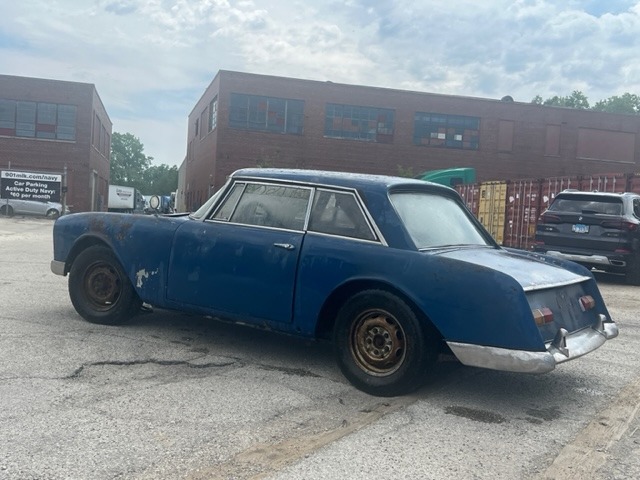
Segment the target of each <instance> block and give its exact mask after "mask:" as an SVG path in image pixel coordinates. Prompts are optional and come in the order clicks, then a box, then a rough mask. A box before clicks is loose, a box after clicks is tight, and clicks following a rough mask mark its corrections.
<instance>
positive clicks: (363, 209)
mask: <svg viewBox="0 0 640 480" xmlns="http://www.w3.org/2000/svg"><path fill="white" fill-rule="evenodd" d="M53 246H54V258H53V261H52V262H51V269H52V271H53V272H54V273H56V274H58V275H65V276H66V275H68V277H69V280H68V285H69V295H70V299H71V302H72V304H73V306H74V307H75V309H76V311H77V312H78V313H79V314H80V316H82V317H83V318H84V319H85V320H87V321H89V322H94V323H100V324H107V325H116V324H122V323H125V322H127V321H129V320H130V319H131V318H133V317H135V316H136V315H137V314H138V313H139V312H140V311H141V307H142V306H144V307H145V308H148V306H156V307H159V308H162V309H172V310H177V311H183V312H190V313H192V314H200V315H203V316H211V317H215V318H218V319H224V320H227V321H231V322H237V323H242V324H245V325H252V326H255V327H258V328H268V329H270V330H274V331H278V332H282V333H284V334H289V335H295V336H300V337H306V338H311V339H328V340H331V341H332V342H333V345H334V348H335V357H336V361H337V363H338V365H339V367H340V369H341V371H342V373H343V374H344V376H345V377H346V378H347V379H348V380H349V381H350V382H351V383H352V384H353V385H354V386H355V387H357V388H359V389H361V390H363V391H365V392H367V393H369V394H372V395H379V396H394V395H402V394H406V393H408V392H411V391H413V390H415V389H416V388H418V387H420V386H421V385H422V384H423V383H424V380H425V379H426V378H427V376H428V375H429V374H430V373H432V372H433V371H434V364H435V362H437V360H438V358H439V355H440V354H448V355H449V356H450V355H451V354H453V355H455V357H457V359H458V360H459V361H460V362H461V363H462V364H464V365H469V366H475V367H483V368H489V369H495V370H504V371H511V372H523V373H544V372H549V371H551V370H553V369H554V368H555V367H556V365H558V364H560V363H563V362H566V361H568V360H573V359H575V358H577V357H580V356H582V355H584V354H587V353H589V352H592V351H593V350H595V349H597V348H598V347H600V346H601V345H603V344H604V343H605V342H606V341H607V340H609V339H612V338H614V337H616V336H617V334H618V328H617V325H616V323H615V322H614V321H613V320H612V318H611V316H610V314H609V312H608V310H607V308H606V306H605V303H604V301H603V299H602V296H601V294H600V291H599V289H598V286H597V284H596V282H595V280H594V278H593V276H592V274H591V273H590V272H589V271H588V270H586V269H585V268H583V267H582V266H579V265H578V264H575V263H572V262H569V261H566V260H562V259H558V258H554V257H548V256H545V255H542V254H536V253H533V252H525V251H518V250H512V249H506V248H503V247H501V246H500V245H499V244H497V243H496V242H495V240H494V239H493V238H492V237H491V235H490V234H489V233H487V231H486V230H485V229H484V228H483V226H482V225H481V224H480V223H479V222H478V221H477V219H476V218H475V217H474V216H473V215H472V214H471V213H470V212H469V210H468V209H467V207H466V206H465V204H464V203H463V202H462V200H461V198H460V196H459V195H458V194H457V193H456V191H455V190H453V189H451V188H448V187H445V186H441V185H436V184H433V183H429V182H425V181H422V180H416V179H407V178H397V177H388V176H375V175H364V174H352V173H337V172H324V171H313V170H295V169H267V168H264V169H263V168H252V169H242V170H238V171H236V172H235V173H233V174H232V175H230V176H229V178H228V181H227V183H226V184H225V185H224V186H223V187H222V188H221V189H220V190H219V191H218V192H217V193H215V194H214V195H213V196H212V197H211V198H209V199H208V200H207V201H206V203H204V204H203V205H202V206H201V207H200V208H199V209H198V210H197V211H195V212H192V213H184V214H173V215H131V214H118V213H101V212H94V213H78V214H74V215H69V216H63V217H61V218H59V219H58V220H56V223H55V225H54V229H53ZM283 341H286V338H284V337H283Z"/></svg>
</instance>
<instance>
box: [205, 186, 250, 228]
mask: <svg viewBox="0 0 640 480" xmlns="http://www.w3.org/2000/svg"><path fill="white" fill-rule="evenodd" d="M244 186H245V184H244V183H236V184H235V185H234V186H233V188H232V189H231V192H229V195H227V198H225V200H224V202H223V204H222V206H221V207H220V208H219V209H218V211H217V212H216V213H215V215H214V216H213V218H215V219H216V220H229V218H231V215H232V214H233V211H234V209H235V207H236V204H237V203H238V199H239V198H240V195H241V194H242V190H243V189H244Z"/></svg>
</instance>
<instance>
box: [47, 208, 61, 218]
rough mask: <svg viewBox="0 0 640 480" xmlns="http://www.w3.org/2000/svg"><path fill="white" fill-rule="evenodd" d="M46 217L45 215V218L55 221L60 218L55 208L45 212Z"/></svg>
mask: <svg viewBox="0 0 640 480" xmlns="http://www.w3.org/2000/svg"><path fill="white" fill-rule="evenodd" d="M46 215H47V218H52V219H56V218H58V217H59V216H60V212H59V211H58V210H56V209H55V208H50V209H49V210H47V214H46Z"/></svg>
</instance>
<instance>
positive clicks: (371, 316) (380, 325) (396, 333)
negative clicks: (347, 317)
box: [350, 310, 406, 376]
mask: <svg viewBox="0 0 640 480" xmlns="http://www.w3.org/2000/svg"><path fill="white" fill-rule="evenodd" d="M350 339H351V341H350V348H351V354H352V355H353V357H354V359H355V361H356V362H357V363H358V365H359V366H360V368H362V369H363V370H365V371H367V372H368V373H369V374H370V375H380V376H383V375H390V374H392V373H393V372H395V371H396V370H397V369H398V368H399V367H400V366H401V365H402V362H403V361H404V359H405V352H406V345H405V341H406V340H405V333H404V330H403V329H402V325H401V324H400V323H399V322H398V320H397V319H396V318H395V317H394V316H393V315H392V314H390V313H389V312H386V311H384V310H372V311H370V312H364V313H363V314H362V315H361V316H360V317H359V318H357V319H356V320H355V321H354V322H353V324H352V327H351V333H350Z"/></svg>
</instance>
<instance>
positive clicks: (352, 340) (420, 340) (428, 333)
mask: <svg viewBox="0 0 640 480" xmlns="http://www.w3.org/2000/svg"><path fill="white" fill-rule="evenodd" d="M436 333H437V332H436V331H435V330H434V329H433V328H432V327H431V325H430V324H428V322H427V321H426V319H424V318H423V315H417V314H416V312H414V311H413V310H412V309H411V307H410V306H409V305H407V303H406V302H404V301H403V300H402V299H401V298H399V297H398V296H396V295H394V294H392V293H390V292H387V291H384V290H364V291H362V292H359V293H356V294H355V295H353V296H352V297H351V298H349V299H348V300H347V301H346V302H345V303H344V305H343V306H342V308H341V309H340V311H339V313H338V316H337V318H336V324H335V327H334V330H333V342H334V347H335V352H336V360H337V362H338V365H339V366H340V370H341V371H342V373H343V374H344V376H345V377H347V379H348V380H349V381H350V382H351V383H352V384H353V385H355V386H356V387H357V388H359V389H360V390H362V391H364V392H367V393H370V394H371V395H379V396H384V397H389V396H394V395H402V394H405V393H408V392H411V391H412V390H415V389H417V388H418V387H420V386H421V385H422V383H423V381H424V379H425V377H426V375H427V373H429V371H430V369H431V368H430V367H431V366H432V364H433V363H435V361H436V359H437V355H438V351H437V349H438V342H437V336H436Z"/></svg>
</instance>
